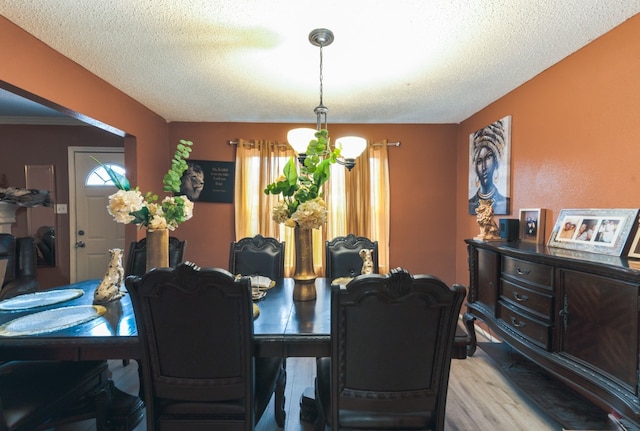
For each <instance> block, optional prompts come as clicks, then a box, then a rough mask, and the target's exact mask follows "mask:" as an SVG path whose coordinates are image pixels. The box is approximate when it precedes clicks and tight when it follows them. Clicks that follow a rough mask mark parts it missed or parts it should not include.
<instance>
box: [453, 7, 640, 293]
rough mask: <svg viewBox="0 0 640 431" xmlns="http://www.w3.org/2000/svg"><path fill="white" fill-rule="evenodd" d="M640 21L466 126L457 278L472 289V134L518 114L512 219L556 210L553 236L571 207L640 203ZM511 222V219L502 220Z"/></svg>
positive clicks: (461, 136)
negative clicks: (523, 211)
mask: <svg viewBox="0 0 640 431" xmlns="http://www.w3.org/2000/svg"><path fill="white" fill-rule="evenodd" d="M639 40H640V15H636V16H635V17H633V18H631V19H630V20H628V21H627V22H625V23H623V24H622V25H620V26H619V27H617V28H615V29H613V30H612V31H610V32H609V33H607V34H605V35H603V36H602V37H600V38H599V39H596V40H595V41H594V42H592V43H590V44H589V45H587V46H586V47H584V48H583V49H581V50H579V51H578V52H576V53H574V54H573V55H571V56H569V57H568V58H566V59H564V60H563V61H561V62H560V63H558V64H556V65H554V66H553V67H551V68H549V69H547V70H546V71H544V72H543V73H541V74H540V75H538V76H537V77H535V78H534V79H532V80H531V81H529V82H527V83H525V84H524V85H522V86H521V87H519V88H517V89H516V90H514V91H512V92H511V93H509V94H507V95H506V96H504V97H503V98H501V99H499V100H497V101H496V102H494V103H492V104H491V105H490V106H488V107H487V108H485V109H483V110H481V111H480V112H478V113H476V114H475V115H473V116H472V117H470V118H469V119H467V120H465V121H464V122H463V123H462V124H461V125H460V128H459V131H458V167H457V171H458V172H459V173H460V175H459V177H458V178H459V181H458V189H457V195H458V199H457V202H458V208H459V211H458V212H457V241H456V244H457V270H456V275H457V277H456V278H457V280H458V281H460V282H463V283H468V275H467V274H468V273H467V262H466V248H465V244H464V243H463V239H464V238H469V237H472V236H475V235H477V233H478V231H479V230H478V226H477V224H476V222H475V217H474V216H471V215H468V214H466V213H465V211H464V207H465V203H466V201H467V174H466V172H467V171H468V163H469V162H468V157H469V143H468V136H469V134H470V133H472V132H473V131H474V130H477V129H479V128H482V127H483V126H484V125H486V124H490V123H491V122H493V121H495V120H497V119H499V118H502V117H503V116H505V115H511V116H512V134H511V145H512V146H511V149H512V153H511V154H512V157H511V196H512V216H510V217H516V218H517V217H518V214H519V209H520V208H546V209H547V221H546V226H545V238H546V239H548V237H549V233H550V232H551V230H552V229H553V225H554V223H555V220H556V218H557V216H558V213H559V211H560V210H561V209H563V208H565V209H566V208H637V207H639V206H640V189H639V187H638V186H639V183H638V182H639V179H638V160H639V157H640V43H638V41H639ZM502 217H505V216H502Z"/></svg>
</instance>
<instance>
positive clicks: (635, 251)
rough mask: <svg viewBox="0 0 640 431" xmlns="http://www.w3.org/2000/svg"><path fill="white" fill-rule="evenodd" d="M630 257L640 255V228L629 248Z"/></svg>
mask: <svg viewBox="0 0 640 431" xmlns="http://www.w3.org/2000/svg"><path fill="white" fill-rule="evenodd" d="M629 257H640V229H638V231H637V232H636V236H635V238H634V239H633V243H632V244H631V248H630V249H629Z"/></svg>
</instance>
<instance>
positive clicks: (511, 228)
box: [498, 218, 520, 241]
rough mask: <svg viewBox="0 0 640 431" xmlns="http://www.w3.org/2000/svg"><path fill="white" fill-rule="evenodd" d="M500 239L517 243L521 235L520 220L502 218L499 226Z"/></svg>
mask: <svg viewBox="0 0 640 431" xmlns="http://www.w3.org/2000/svg"><path fill="white" fill-rule="evenodd" d="M498 228H499V229H500V238H502V239H506V240H507V241H517V240H518V236H519V235H520V220H518V219H517V218H501V219H500V224H499V226H498Z"/></svg>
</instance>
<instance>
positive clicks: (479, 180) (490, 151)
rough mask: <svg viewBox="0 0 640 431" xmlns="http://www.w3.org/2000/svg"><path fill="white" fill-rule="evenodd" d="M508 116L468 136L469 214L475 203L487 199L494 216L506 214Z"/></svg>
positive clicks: (474, 210) (508, 205)
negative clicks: (490, 202)
mask: <svg viewBox="0 0 640 431" xmlns="http://www.w3.org/2000/svg"><path fill="white" fill-rule="evenodd" d="M510 141H511V116H507V117H504V118H502V119H500V120H498V121H496V122H495V123H492V124H490V125H488V126H486V127H484V128H482V129H480V130H477V131H476V132H474V133H472V134H471V135H470V136H469V155H470V165H469V214H475V213H476V208H477V207H478V203H479V201H480V200H481V199H482V200H484V201H488V200H491V201H492V202H493V212H494V214H509V209H510V197H509V161H510Z"/></svg>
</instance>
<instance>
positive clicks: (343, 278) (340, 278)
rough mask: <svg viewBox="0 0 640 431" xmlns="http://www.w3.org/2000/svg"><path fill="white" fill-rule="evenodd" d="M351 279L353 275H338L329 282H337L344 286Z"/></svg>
mask: <svg viewBox="0 0 640 431" xmlns="http://www.w3.org/2000/svg"><path fill="white" fill-rule="evenodd" d="M351 280H353V277H338V278H336V279H335V280H333V281H332V282H331V284H337V285H340V286H345V285H347V284H348V283H349V282H350V281H351Z"/></svg>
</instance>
